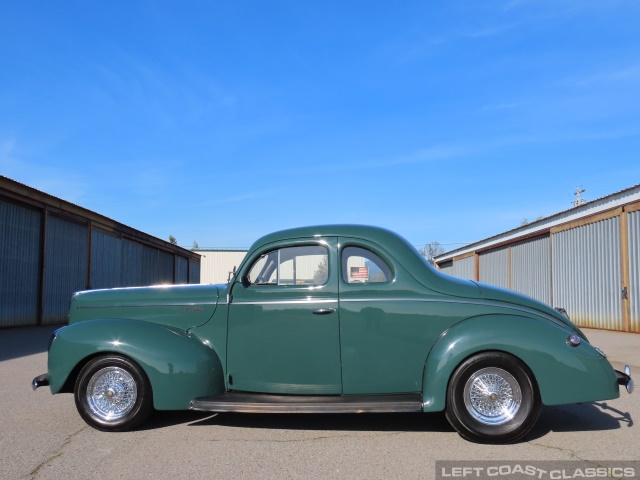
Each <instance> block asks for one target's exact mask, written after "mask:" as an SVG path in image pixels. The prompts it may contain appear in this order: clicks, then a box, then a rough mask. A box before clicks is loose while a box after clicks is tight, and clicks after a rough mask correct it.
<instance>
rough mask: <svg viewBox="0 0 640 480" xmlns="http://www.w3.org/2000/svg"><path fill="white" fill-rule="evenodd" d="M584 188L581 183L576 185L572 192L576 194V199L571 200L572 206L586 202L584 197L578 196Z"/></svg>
mask: <svg viewBox="0 0 640 480" xmlns="http://www.w3.org/2000/svg"><path fill="white" fill-rule="evenodd" d="M585 190H586V188H584V187H583V186H582V185H580V186H579V187H576V191H575V192H574V193H573V194H574V195H575V196H576V199H575V200H574V201H573V202H571V205H573V206H574V207H579V206H580V205H584V204H585V203H587V201H586V200H585V199H584V198H581V197H580V194H581V193H584V192H585Z"/></svg>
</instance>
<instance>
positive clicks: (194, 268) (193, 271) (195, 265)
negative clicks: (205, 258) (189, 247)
mask: <svg viewBox="0 0 640 480" xmlns="http://www.w3.org/2000/svg"><path fill="white" fill-rule="evenodd" d="M189 283H200V262H194V261H193V260H189Z"/></svg>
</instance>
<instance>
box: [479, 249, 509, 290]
mask: <svg viewBox="0 0 640 480" xmlns="http://www.w3.org/2000/svg"><path fill="white" fill-rule="evenodd" d="M479 256H480V259H479V262H480V263H479V268H480V275H479V279H480V281H481V282H484V283H490V284H491V285H497V286H498V287H503V288H509V248H508V247H505V248H500V249H498V250H493V251H491V252H487V253H481V254H480V255H479Z"/></svg>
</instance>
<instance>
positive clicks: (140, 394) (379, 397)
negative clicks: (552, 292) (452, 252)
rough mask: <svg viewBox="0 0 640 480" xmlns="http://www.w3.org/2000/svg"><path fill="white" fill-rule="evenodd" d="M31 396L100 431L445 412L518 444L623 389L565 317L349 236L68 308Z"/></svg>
mask: <svg viewBox="0 0 640 480" xmlns="http://www.w3.org/2000/svg"><path fill="white" fill-rule="evenodd" d="M42 385H49V386H50V388H51V392H52V393H54V394H56V393H60V392H73V393H74V396H75V402H76V406H77V408H78V411H79V413H80V415H81V416H82V418H83V419H84V420H85V421H86V422H87V423H88V424H89V425H91V426H92V427H94V428H97V429H99V430H108V431H118V430H125V429H131V428H133V427H136V426H137V425H139V424H140V423H141V422H142V421H143V420H145V419H146V418H147V417H148V415H149V414H150V413H151V412H152V410H153V409H157V410H180V409H191V410H197V411H208V412H264V413H284V412H287V413H298V412H299V413H336V412H344V413H356V412H441V411H445V412H446V416H447V418H448V420H449V422H450V423H451V425H452V426H453V427H454V428H455V429H456V430H457V431H458V432H459V433H460V435H462V436H463V437H464V438H466V439H469V440H472V441H479V442H493V443H506V442H514V441H518V440H520V439H522V438H523V437H524V436H525V435H526V434H527V433H528V432H529V431H530V430H531V428H532V427H533V425H534V424H535V422H536V420H537V418H538V414H539V412H540V408H541V405H559V404H566V403H575V402H592V401H596V400H605V399H612V398H617V397H618V396H619V385H624V386H626V387H627V390H628V391H629V392H631V390H632V389H633V382H632V380H631V376H630V372H629V369H628V367H627V369H626V372H625V373H622V372H616V371H614V369H613V368H612V367H611V364H610V363H609V362H608V361H607V359H606V357H605V355H604V353H603V352H602V351H601V350H599V349H598V348H596V347H594V346H592V345H591V344H590V343H589V342H588V341H587V339H586V337H585V335H584V334H583V333H582V332H581V331H580V329H579V328H578V327H576V326H575V325H574V324H573V323H572V322H571V321H570V320H569V318H568V317H567V316H566V314H563V313H561V312H560V311H558V310H556V309H553V308H551V307H549V306H547V305H545V304H543V303H540V302H538V301H536V300H533V299H531V298H529V297H526V296H524V295H520V294H518V293H515V292H512V291H508V290H504V289H501V288H497V287H493V286H490V285H484V284H480V283H477V282H473V281H469V280H461V279H458V278H454V277H451V276H448V275H445V274H443V273H440V272H439V271H437V270H436V269H435V268H433V267H432V266H431V265H429V263H428V262H426V261H425V259H424V258H423V257H422V256H421V255H420V254H419V253H418V251H416V249H415V248H414V247H413V246H412V245H410V244H409V243H408V242H407V241H406V240H404V239H403V238H402V237H400V236H398V235H397V234H395V233H393V232H390V231H388V230H385V229H382V228H376V227H368V226H353V225H328V226H319V227H306V228H296V229H291V230H285V231H281V232H277V233H273V234H270V235H267V236H264V237H262V238H261V239H259V240H258V241H256V242H255V243H254V244H253V246H252V247H251V249H250V251H249V252H248V254H247V256H246V257H245V259H244V260H243V262H242V263H241V265H240V266H239V267H238V269H237V271H235V272H234V275H233V276H232V277H231V279H230V281H229V283H228V284H227V285H191V286H156V287H147V288H123V289H112V290H95V291H85V292H79V293H77V294H75V295H74V296H73V299H72V301H71V309H70V313H69V325H68V326H66V327H63V328H61V329H60V330H58V331H56V332H55V333H54V334H53V337H52V339H51V343H50V346H49V364H48V373H47V374H44V375H41V376H39V377H36V378H35V379H34V380H33V387H34V389H35V388H37V387H38V386H42Z"/></svg>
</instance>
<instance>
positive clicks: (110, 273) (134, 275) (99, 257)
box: [0, 176, 200, 327]
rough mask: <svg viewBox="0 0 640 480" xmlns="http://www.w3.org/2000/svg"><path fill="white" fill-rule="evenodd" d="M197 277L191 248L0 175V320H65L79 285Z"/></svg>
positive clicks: (16, 323) (6, 323)
mask: <svg viewBox="0 0 640 480" xmlns="http://www.w3.org/2000/svg"><path fill="white" fill-rule="evenodd" d="M199 282H200V256H199V255H197V254H196V253H194V252H191V251H189V250H185V249H183V248H180V247H177V246H175V245H171V244H170V243H168V242H165V241H163V240H160V239H158V238H155V237H152V236H150V235H147V234H146V233H143V232H140V231H138V230H135V229H133V228H131V227H127V226H126V225H122V224H120V223H118V222H115V221H114V220H111V219H109V218H107V217H105V216H102V215H100V214H97V213H95V212H92V211H90V210H87V209H85V208H82V207H79V206H77V205H74V204H72V203H69V202H66V201H64V200H61V199H59V198H56V197H54V196H52V195H48V194H46V193H43V192H40V191H38V190H36V189H33V188H31V187H28V186H26V185H23V184H21V183H18V182H15V181H13V180H11V179H9V178H6V177H3V176H0V327H22V326H31V325H51V324H59V323H65V322H66V320H67V314H68V308H69V300H70V298H71V295H72V294H73V292H75V291H78V290H85V289H95V288H111V287H131V286H142V285H154V284H173V283H178V284H179V283H199Z"/></svg>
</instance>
